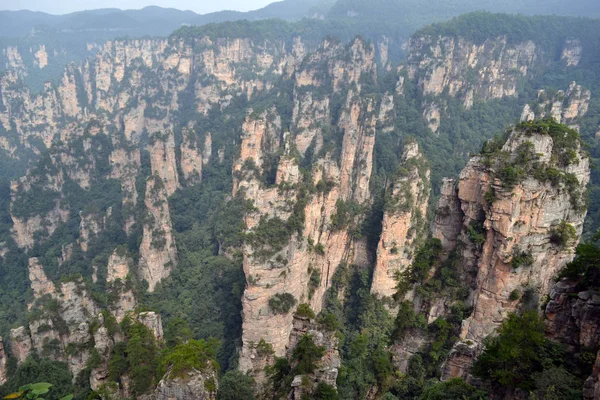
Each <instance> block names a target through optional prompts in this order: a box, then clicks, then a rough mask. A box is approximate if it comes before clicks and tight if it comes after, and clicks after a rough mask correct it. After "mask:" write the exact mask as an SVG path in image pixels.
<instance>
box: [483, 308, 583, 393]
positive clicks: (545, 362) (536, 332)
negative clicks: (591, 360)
mask: <svg viewBox="0 0 600 400" xmlns="http://www.w3.org/2000/svg"><path fill="white" fill-rule="evenodd" d="M484 345H485V351H484V352H483V354H481V356H479V358H478V359H477V360H476V361H475V364H474V365H473V368H472V372H473V374H474V375H475V376H477V377H478V378H480V379H482V380H484V381H486V382H489V383H491V384H492V388H493V390H499V391H507V390H511V389H517V388H518V389H521V390H525V391H527V392H534V393H536V394H537V395H542V397H538V398H545V397H543V395H544V394H548V393H554V395H555V396H557V398H561V399H577V398H581V395H582V392H581V390H582V384H583V380H582V379H581V376H585V374H586V373H587V372H588V371H583V370H579V369H578V368H577V367H575V365H573V364H572V361H571V360H570V359H569V358H568V357H566V349H564V348H562V347H561V346H559V345H557V344H555V343H553V342H551V341H549V340H548V339H546V337H545V335H544V323H543V321H542V319H541V318H540V317H539V315H538V313H537V311H526V312H525V313H523V315H521V316H519V315H515V314H511V315H510V316H509V317H508V319H507V320H506V321H505V322H504V323H503V324H502V326H501V327H500V328H499V330H498V335H497V336H494V337H491V338H488V339H486V341H485V343H484ZM578 372H579V373H581V374H582V375H579V376H577V375H574V374H577V373H578Z"/></svg>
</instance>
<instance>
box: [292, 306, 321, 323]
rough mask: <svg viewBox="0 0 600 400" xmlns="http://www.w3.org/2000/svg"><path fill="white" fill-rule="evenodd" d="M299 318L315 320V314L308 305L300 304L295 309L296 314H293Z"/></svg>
mask: <svg viewBox="0 0 600 400" xmlns="http://www.w3.org/2000/svg"><path fill="white" fill-rule="evenodd" d="M294 315H296V316H298V317H301V318H308V319H315V317H316V315H315V312H314V311H313V310H312V308H310V305H308V304H306V303H302V304H300V305H299V306H298V308H297V309H296V313H295V314H294Z"/></svg>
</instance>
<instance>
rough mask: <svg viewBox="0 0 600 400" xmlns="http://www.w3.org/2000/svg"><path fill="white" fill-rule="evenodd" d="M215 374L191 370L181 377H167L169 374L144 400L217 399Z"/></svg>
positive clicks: (209, 371)
mask: <svg viewBox="0 0 600 400" xmlns="http://www.w3.org/2000/svg"><path fill="white" fill-rule="evenodd" d="M217 390H218V381H217V373H216V372H215V371H214V370H213V369H212V368H208V369H207V370H206V371H198V370H195V369H194V370H191V371H189V372H186V373H185V376H183V377H174V378H171V377H169V373H167V375H165V377H164V378H163V379H162V380H161V381H160V382H159V383H158V386H157V388H156V389H155V390H154V393H153V394H152V395H150V396H144V399H146V400H215V399H216V398H217Z"/></svg>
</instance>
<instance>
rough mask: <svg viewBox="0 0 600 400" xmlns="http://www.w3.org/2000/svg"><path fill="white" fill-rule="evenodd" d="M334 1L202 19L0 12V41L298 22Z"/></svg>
mask: <svg viewBox="0 0 600 400" xmlns="http://www.w3.org/2000/svg"><path fill="white" fill-rule="evenodd" d="M333 4H334V0H284V1H279V2H275V3H272V4H270V5H268V6H266V7H264V8H261V9H259V10H255V11H249V12H239V11H220V12H215V13H210V14H205V15H200V14H196V13H195V12H192V11H181V10H176V9H173V8H161V7H156V6H151V7H145V8H143V9H141V10H119V9H116V8H107V9H99V10H90V11H81V12H75V13H71V14H65V15H51V14H46V13H42V12H33V11H0V37H23V36H26V35H29V34H31V33H32V32H35V31H36V30H38V31H39V30H43V31H48V30H50V31H53V32H56V33H70V32H90V31H91V32H94V31H95V32H98V31H106V32H113V33H114V34H115V35H116V34H119V35H127V36H144V35H149V36H165V35H168V34H170V33H171V32H173V31H174V30H176V29H177V28H179V27H181V26H182V25H203V24H207V23H212V22H224V21H234V20H240V19H248V20H257V19H266V18H280V19H284V20H298V19H302V18H304V17H309V16H324V15H325V14H326V13H327V12H328V10H329V8H330V7H331V6H333Z"/></svg>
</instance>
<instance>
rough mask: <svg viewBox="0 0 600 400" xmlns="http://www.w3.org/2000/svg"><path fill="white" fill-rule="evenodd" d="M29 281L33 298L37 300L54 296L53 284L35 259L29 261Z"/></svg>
mask: <svg viewBox="0 0 600 400" xmlns="http://www.w3.org/2000/svg"><path fill="white" fill-rule="evenodd" d="M29 280H30V282H31V289H32V290H33V298H34V299H35V300H38V299H40V298H42V297H43V296H45V295H48V294H54V291H55V290H56V289H55V287H54V283H53V282H52V281H51V280H50V279H48V277H47V276H46V273H45V272H44V267H43V266H42V264H40V262H39V260H38V259H37V258H30V259H29Z"/></svg>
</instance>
